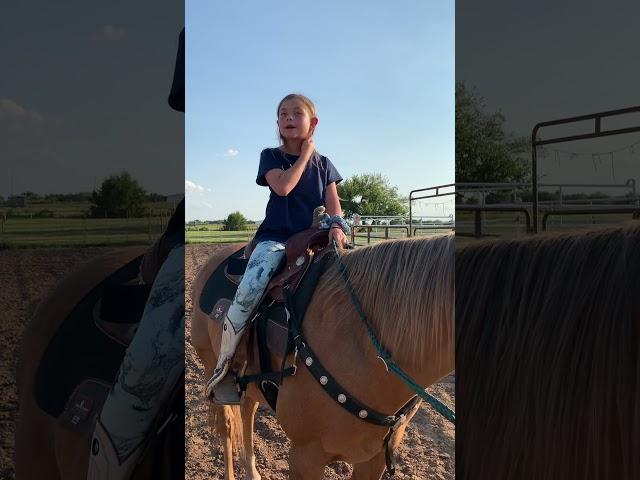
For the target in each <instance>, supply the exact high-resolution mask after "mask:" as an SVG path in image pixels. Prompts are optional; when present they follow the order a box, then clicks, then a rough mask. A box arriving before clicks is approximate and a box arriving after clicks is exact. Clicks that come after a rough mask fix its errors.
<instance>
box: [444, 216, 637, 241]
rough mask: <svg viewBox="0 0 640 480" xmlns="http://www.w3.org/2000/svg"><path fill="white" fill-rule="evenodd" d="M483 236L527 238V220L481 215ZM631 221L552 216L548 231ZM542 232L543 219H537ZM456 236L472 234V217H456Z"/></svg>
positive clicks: (610, 218) (548, 221)
mask: <svg viewBox="0 0 640 480" xmlns="http://www.w3.org/2000/svg"><path fill="white" fill-rule="evenodd" d="M481 215H482V217H481V218H482V233H483V235H487V236H499V237H516V236H520V235H526V233H527V231H526V220H525V216H524V214H523V213H514V212H482V214H481ZM630 220H631V214H583V215H554V216H551V217H549V219H548V220H547V231H563V230H575V229H577V228H584V227H591V226H598V225H601V226H605V225H620V224H622V223H625V222H628V221H630ZM538 221H539V222H540V223H539V225H540V231H542V215H540V216H539V219H538ZM456 232H457V233H458V234H462V235H473V234H474V214H473V213H472V212H458V213H457V214H456Z"/></svg>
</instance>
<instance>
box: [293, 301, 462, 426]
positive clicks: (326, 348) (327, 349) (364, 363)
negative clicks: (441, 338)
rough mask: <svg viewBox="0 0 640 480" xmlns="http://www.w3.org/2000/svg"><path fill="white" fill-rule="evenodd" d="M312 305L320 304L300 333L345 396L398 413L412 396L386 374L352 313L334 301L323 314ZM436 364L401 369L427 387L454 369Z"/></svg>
mask: <svg viewBox="0 0 640 480" xmlns="http://www.w3.org/2000/svg"><path fill="white" fill-rule="evenodd" d="M314 303H315V304H316V305H317V304H318V303H319V302H312V304H311V305H310V308H309V310H308V313H307V315H306V317H305V320H304V328H303V330H304V332H305V337H306V338H307V340H308V342H309V345H310V347H311V348H312V349H313V350H314V351H315V353H316V355H318V357H319V358H320V361H321V362H322V363H323V365H324V367H325V368H326V369H327V370H328V371H329V373H330V374H331V375H333V376H334V377H335V378H336V380H337V381H338V383H340V384H341V385H342V387H343V388H344V389H345V390H346V391H347V393H348V394H350V395H352V396H354V397H356V398H357V399H358V400H360V401H361V402H362V403H364V404H365V405H367V406H368V407H369V408H372V409H375V410H377V411H379V412H383V413H385V414H392V413H394V412H396V411H397V410H399V409H400V408H401V407H402V406H403V405H404V404H405V403H406V402H407V401H408V400H409V399H410V398H411V397H413V396H414V395H415V393H414V392H413V391H412V390H411V389H410V388H409V387H408V386H407V385H406V384H405V383H403V381H402V380H400V378H399V377H397V376H396V375H394V374H393V373H391V372H389V371H387V368H386V366H385V364H384V363H383V362H382V361H381V360H380V359H379V358H378V354H377V352H376V349H375V348H374V346H373V344H372V343H371V341H370V339H369V337H368V336H367V333H366V329H365V328H364V326H363V324H362V322H361V320H360V319H359V318H358V316H357V315H356V314H355V310H354V309H353V308H342V306H341V305H342V304H341V303H340V302H337V303H336V306H335V310H334V309H325V310H324V311H322V310H319V309H317V308H313V307H314ZM374 327H375V326H374ZM438 363H439V362H431V363H427V364H426V365H425V367H421V368H412V367H405V365H402V364H400V366H401V367H402V368H403V369H405V370H406V371H407V373H408V374H409V375H411V376H412V377H413V378H414V379H415V380H416V381H417V382H418V383H419V384H420V385H422V386H425V387H426V386H428V385H430V384H432V383H434V382H435V381H437V380H438V379H440V378H442V377H443V376H444V375H446V374H447V373H448V372H449V371H450V370H452V368H453V367H452V366H451V365H447V366H444V367H441V366H438ZM451 363H453V362H451Z"/></svg>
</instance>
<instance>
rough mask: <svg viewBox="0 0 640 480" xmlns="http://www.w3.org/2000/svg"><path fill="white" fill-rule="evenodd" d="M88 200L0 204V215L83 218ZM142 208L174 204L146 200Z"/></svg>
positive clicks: (152, 211) (159, 210)
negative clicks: (13, 204) (14, 204)
mask: <svg viewBox="0 0 640 480" xmlns="http://www.w3.org/2000/svg"><path fill="white" fill-rule="evenodd" d="M90 208H91V203H89V202H32V203H27V205H26V206H24V207H7V206H6V205H3V206H0V216H2V217H7V218H38V217H47V218H50V217H53V218H84V217H87V216H88V215H89V210H90ZM144 208H145V209H146V210H147V211H148V215H150V216H160V215H161V214H163V213H164V214H166V213H167V212H172V211H173V208H174V205H173V204H169V203H167V202H147V203H145V204H144Z"/></svg>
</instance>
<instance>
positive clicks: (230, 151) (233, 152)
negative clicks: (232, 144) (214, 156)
mask: <svg viewBox="0 0 640 480" xmlns="http://www.w3.org/2000/svg"><path fill="white" fill-rule="evenodd" d="M238 153H240V152H239V151H238V150H236V149H235V148H227V150H226V151H225V152H224V156H225V157H235V156H237V155H238Z"/></svg>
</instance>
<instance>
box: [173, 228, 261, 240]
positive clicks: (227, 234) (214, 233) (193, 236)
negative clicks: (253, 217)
mask: <svg viewBox="0 0 640 480" xmlns="http://www.w3.org/2000/svg"><path fill="white" fill-rule="evenodd" d="M256 228H257V227H256V226H255V225H251V224H250V225H248V226H247V230H236V231H224V230H222V225H220V224H213V225H197V226H187V229H186V235H185V241H186V243H236V242H247V241H249V240H250V239H251V238H252V237H253V235H254V234H255V233H256Z"/></svg>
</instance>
